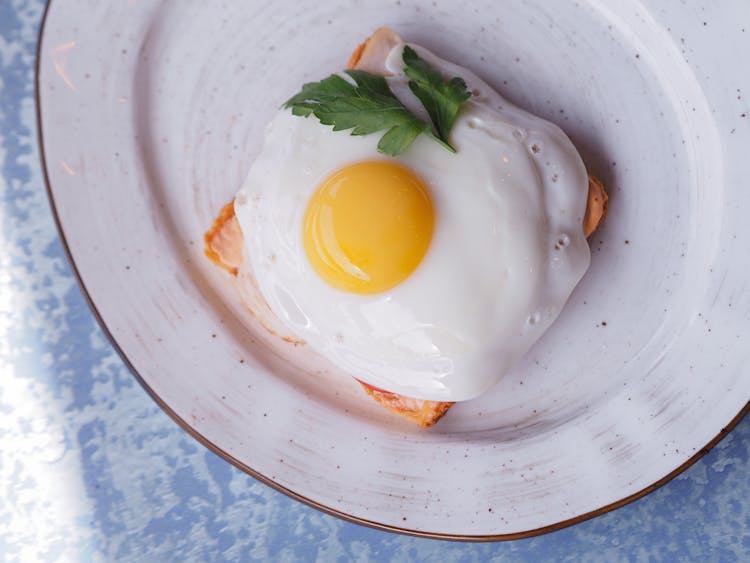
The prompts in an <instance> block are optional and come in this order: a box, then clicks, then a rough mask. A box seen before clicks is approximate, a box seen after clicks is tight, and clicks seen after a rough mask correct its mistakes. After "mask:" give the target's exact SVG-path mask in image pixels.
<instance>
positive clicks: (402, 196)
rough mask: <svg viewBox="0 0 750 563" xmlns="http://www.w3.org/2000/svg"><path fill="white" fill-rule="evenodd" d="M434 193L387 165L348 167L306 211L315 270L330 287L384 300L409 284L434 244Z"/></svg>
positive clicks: (310, 257) (305, 231) (403, 170)
mask: <svg viewBox="0 0 750 563" xmlns="http://www.w3.org/2000/svg"><path fill="white" fill-rule="evenodd" d="M434 222H435V213H434V211H433V208H432V201H431V200H430V194H429V192H428V191H427V187H426V186H425V185H424V183H423V182H422V181H421V180H420V179H419V178H418V177H417V176H415V175H414V174H413V173H412V172H411V171H409V170H408V169H406V168H404V167H403V166H401V165H399V164H396V163H393V162H389V161H383V160H373V161H366V162H359V163H356V164H352V165H349V166H346V167H344V168H342V169H340V170H338V171H337V172H335V173H333V174H332V175H331V176H329V177H328V178H326V179H325V180H324V181H323V183H322V184H320V186H319V187H318V189H317V190H316V191H315V193H314V194H313V196H312V198H311V199H310V203H309V204H308V206H307V210H306V212H305V220H304V225H303V238H304V246H305V252H306V253H307V258H308V260H310V264H311V265H312V267H313V269H314V270H315V271H316V272H317V273H318V275H320V277H321V278H323V280H324V281H325V282H327V283H328V284H329V285H331V286H333V287H335V288H337V289H341V290H344V291H349V292H352V293H367V294H372V293H380V292H383V291H386V290H388V289H390V288H392V287H394V286H396V285H398V284H399V283H401V282H402V281H404V280H405V279H406V278H407V277H409V275H410V274H411V273H412V272H413V271H414V269H415V268H416V267H417V266H418V265H419V263H420V261H421V260H422V258H423V257H424V255H425V253H426V252H427V248H428V247H429V245H430V240H431V239H432V230H433V225H434Z"/></svg>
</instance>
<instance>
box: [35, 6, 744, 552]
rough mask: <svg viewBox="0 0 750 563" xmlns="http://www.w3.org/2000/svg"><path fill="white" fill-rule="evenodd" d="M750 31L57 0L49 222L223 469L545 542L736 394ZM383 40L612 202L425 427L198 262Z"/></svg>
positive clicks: (728, 417) (405, 522) (613, 13)
mask: <svg viewBox="0 0 750 563" xmlns="http://www.w3.org/2000/svg"><path fill="white" fill-rule="evenodd" d="M748 10H750V9H749V8H748V7H747V4H746V3H743V2H740V1H737V2H735V3H730V2H722V3H716V5H713V4H712V5H707V6H705V7H704V6H701V5H699V4H698V3H694V4H693V5H692V6H687V7H686V6H683V5H682V4H680V3H677V2H674V3H669V4H664V3H662V2H656V1H654V2H646V3H641V2H636V1H631V2H622V3H612V2H605V1H603V0H602V1H597V0H589V1H580V2H554V3H549V2H543V1H541V0H538V1H537V0H530V1H523V2H521V1H518V2H504V3H502V5H501V6H500V5H497V6H496V3H495V2H491V1H489V0H487V1H485V2H479V3H475V4H470V5H467V4H466V3H463V2H454V1H447V0H435V1H422V0H399V1H394V2H362V1H357V0H340V1H336V2H316V3H309V4H308V5H305V6H302V5H301V4H298V3H296V2H274V3H266V2H263V3H261V2H199V1H197V0H196V1H185V2H183V1H179V2H178V1H176V0H175V1H167V2H159V1H155V0H141V1H138V2H134V1H130V2H87V1H84V0H53V2H52V4H51V6H50V8H49V11H48V14H47V18H46V23H45V26H44V31H43V35H42V40H41V45H40V62H39V74H38V92H39V109H40V118H41V133H42V138H43V142H42V144H43V151H44V154H45V166H46V170H47V174H48V180H49V187H50V192H51V195H52V201H53V204H54V208H55V210H56V213H57V215H58V218H59V222H60V225H61V229H62V234H63V237H64V239H65V241H66V243H67V246H68V247H69V250H70V254H71V256H72V260H73V262H74V264H75V267H76V268H77V271H78V273H79V275H80V278H81V280H82V283H83V284H84V286H85V289H86V291H87V293H88V295H89V297H90V299H91V301H92V303H93V306H94V307H95V310H96V311H97V312H98V315H99V316H100V317H101V320H102V322H103V324H104V326H105V327H106V329H107V330H108V331H109V333H111V335H112V337H113V339H114V341H115V342H116V344H117V346H118V347H119V348H120V349H121V351H122V353H123V354H124V356H125V357H126V358H127V360H128V361H129V363H130V364H131V365H132V368H133V370H134V371H135V373H136V374H138V376H139V378H140V379H141V380H142V382H143V383H144V384H145V385H146V387H147V389H149V390H150V392H151V393H152V394H153V395H154V396H155V397H156V398H157V400H158V401H159V402H160V404H162V405H163V406H164V407H165V408H166V409H167V410H168V411H169V412H170V413H171V414H172V415H173V416H174V417H175V418H177V419H178V421H179V422H180V423H181V424H183V426H185V427H186V428H187V429H188V430H189V431H190V432H192V433H193V434H194V435H196V436H197V437H199V439H201V440H202V441H203V442H204V443H206V444H208V445H209V447H211V448H212V449H214V450H216V451H218V452H219V453H221V454H222V455H224V456H225V457H226V458H227V459H229V460H231V461H232V462H234V463H236V464H238V465H240V466H241V467H243V468H244V469H246V470H248V471H250V472H252V473H253V474H254V475H256V476H259V477H260V478H262V479H264V480H265V481H266V482H269V483H271V484H273V485H274V486H276V487H278V488H280V489H282V490H285V491H286V492H288V493H290V494H292V495H293V496H296V497H297V498H301V499H302V500H305V501H307V502H310V503H312V504H314V505H316V506H318V507H320V508H322V509H324V510H328V511H331V512H334V513H336V514H339V515H342V516H344V517H348V518H350V519H354V520H356V521H359V522H364V523H369V524H372V525H376V526H380V527H385V528H389V529H394V530H399V531H406V532H410V533H419V534H426V535H433V536H447V537H471V538H503V537H518V536H520V535H524V534H529V533H534V532H537V531H543V530H548V529H552V528H554V527H557V526H560V525H563V524H565V523H570V522H573V521H576V520H579V519H581V518H585V517H587V516H590V515H592V514H596V513H598V512H601V511H603V510H606V509H608V508H612V507H613V506H617V505H618V504H621V503H623V502H626V501H627V500H630V499H632V498H635V497H636V496H638V495H640V494H643V493H644V492H645V491H647V490H650V489H651V488H653V487H654V486H656V484H658V483H660V482H663V481H665V480H666V479H667V478H668V477H669V476H671V475H674V474H675V473H676V471H678V470H679V469H681V468H684V467H685V466H686V465H687V464H688V463H689V462H690V461H691V460H694V459H696V458H697V457H698V456H699V455H700V453H702V452H703V451H704V448H706V447H707V446H708V445H710V444H712V443H713V442H714V441H715V440H716V439H717V438H718V436H720V435H721V434H722V433H723V432H724V431H725V429H726V427H727V426H728V425H730V424H731V423H732V422H733V421H736V420H737V419H738V417H739V413H742V412H744V410H745V408H746V403H747V401H748V398H750V373H748V368H747V365H748V363H749V362H750V345H749V344H748V342H747V338H748V334H747V327H748V322H749V321H750V292H748V291H747V287H746V280H747V279H748V275H750V265H749V260H750V253H748V251H747V250H748V248H750V229H749V228H748V226H747V220H746V218H745V215H746V214H747V213H748V211H750V206H749V205H748V204H749V203H750V190H748V189H747V185H746V184H747V178H748V177H750V166H749V165H748V162H750V159H748V158H747V154H746V151H747V147H748V146H750V118H747V117H745V114H746V112H747V102H746V101H745V98H744V96H745V95H746V94H747V95H750V79H749V78H748V74H747V73H746V72H740V71H738V67H737V65H736V63H737V62H738V61H739V60H740V59H739V58H738V57H739V56H740V54H742V53H744V54H747V53H749V52H750V30H748V31H747V32H746V30H745V25H746V24H748V26H749V27H750V17H749V16H748ZM380 25H388V26H391V27H393V28H395V29H396V30H397V31H399V32H400V33H401V34H402V35H403V36H404V37H406V38H407V39H409V40H412V41H414V42H417V43H420V44H423V45H425V46H427V47H428V48H431V49H432V50H434V51H435V52H437V53H438V54H440V55H442V56H443V57H445V58H447V59H449V60H453V61H456V62H458V63H460V64H463V65H465V66H468V67H470V68H472V69H473V70H475V71H476V72H477V73H478V74H479V75H481V76H483V77H484V78H485V79H487V80H488V81H489V82H490V83H491V84H493V85H494V86H496V87H497V88H498V89H499V90H500V91H501V92H502V93H503V94H505V95H506V96H507V97H508V98H510V99H511V100H512V101H514V102H516V103H517V104H518V105H520V106H521V107H524V108H526V109H529V110H531V111H533V112H535V113H537V114H539V115H541V116H543V117H546V118H548V119H550V120H552V121H554V122H556V123H558V124H559V125H560V126H562V128H563V129H564V130H565V131H566V132H567V133H568V134H569V136H570V137H571V138H572V139H573V141H574V143H576V145H577V146H578V147H579V149H580V151H581V153H582V155H583V157H584V160H585V162H586V163H587V166H588V168H589V170H590V171H591V172H593V173H594V174H595V175H597V176H599V177H600V178H602V179H603V180H604V182H605V184H606V185H607V186H608V188H609V191H610V194H611V211H610V215H609V217H608V218H607V220H606V222H605V224H604V225H603V227H602V228H601V230H600V231H598V233H597V234H596V235H595V236H594V237H593V239H592V240H591V244H592V249H593V251H594V252H593V264H592V267H591V270H590V271H589V272H588V274H587V275H586V277H585V278H584V280H583V282H582V283H581V284H580V286H579V287H578V288H577V289H576V291H575V293H574V295H573V297H572V299H571V301H570V302H569V303H568V305H567V306H566V308H565V310H564V312H563V314H562V315H561V317H560V319H559V320H558V322H557V323H556V324H555V325H554V327H553V328H552V330H551V331H550V332H549V333H548V334H547V335H546V336H545V337H544V338H543V339H542V340H541V341H540V342H539V343H538V344H537V346H535V347H534V348H533V349H532V351H531V352H530V353H529V354H528V355H527V356H526V357H525V359H524V360H523V361H522V362H521V364H520V365H519V366H518V367H517V369H515V370H514V371H513V372H512V373H511V374H510V375H509V376H508V377H506V378H505V379H504V380H503V381H502V382H501V383H500V384H499V385H497V387H496V388H494V389H493V390H492V391H491V392H490V393H488V394H487V395H486V396H484V397H482V398H481V399H478V400H475V401H471V402H468V403H464V404H459V405H457V406H455V407H454V408H453V409H452V410H451V411H450V412H449V414H448V415H447V416H446V417H445V418H444V419H443V420H442V421H441V422H440V423H439V424H438V425H437V426H436V427H434V428H432V429H430V430H426V431H425V430H418V429H416V428H412V427H411V426H409V425H408V424H407V423H404V422H401V421H400V420H398V419H396V418H394V417H393V416H391V415H390V414H388V413H387V412H385V411H383V410H382V409H380V408H379V407H378V406H376V405H375V404H374V403H372V402H371V401H370V400H369V399H368V398H367V397H365V396H364V394H363V393H362V392H361V390H360V388H359V386H358V385H357V384H356V383H355V382H354V381H353V380H352V379H350V378H348V377H341V376H338V375H336V374H332V373H329V372H328V371H322V372H319V373H308V372H307V371H306V370H305V361H304V353H305V352H304V350H299V349H297V350H294V349H293V350H291V351H288V353H287V351H284V350H281V351H280V352H279V350H278V349H274V347H273V346H272V345H269V341H268V338H267V337H266V336H264V335H263V334H262V331H259V330H258V328H257V327H256V326H255V325H254V324H253V321H252V319H251V318H250V317H249V315H248V314H247V313H246V312H245V310H244V309H243V306H242V304H241V302H240V300H239V298H238V296H237V294H236V292H235V290H234V288H233V287H231V284H230V282H229V280H228V278H227V277H226V276H225V275H223V273H222V272H220V271H218V270H217V269H216V268H214V267H213V266H212V265H211V264H209V263H208V261H207V260H206V259H205V258H204V256H203V254H202V246H203V245H202V234H203V232H204V230H205V229H206V228H207V227H208V226H209V225H210V224H211V221H212V219H213V218H214V216H215V214H216V213H217V211H218V210H219V208H220V207H221V206H222V205H223V204H224V203H226V202H227V201H228V200H229V199H230V198H231V197H232V195H233V194H234V192H235V191H236V189H237V188H238V186H239V185H240V183H241V182H242V180H243V177H244V175H245V173H246V171H247V169H248V166H249V164H250V162H251V161H252V159H253V156H254V154H255V153H256V151H257V150H258V147H259V144H260V141H261V135H262V131H263V128H264V126H265V124H266V122H267V121H268V120H269V118H270V116H271V115H272V113H273V112H274V111H276V110H277V108H278V107H279V105H280V103H281V102H282V101H283V100H284V99H286V98H287V97H288V96H289V95H290V94H291V93H293V92H295V91H296V89H297V88H298V87H299V86H300V84H301V83H302V82H304V81H307V80H310V79H318V78H321V77H323V76H326V75H327V74H328V73H330V72H333V71H335V70H338V69H340V68H341V67H342V65H343V64H344V63H345V61H346V60H347V58H348V56H349V54H350V52H351V51H352V50H353V49H354V47H356V45H357V44H358V43H359V42H360V41H361V40H362V39H363V38H365V37H366V36H367V35H369V33H371V32H372V31H373V29H374V28H375V27H377V26H380ZM290 165H293V163H290Z"/></svg>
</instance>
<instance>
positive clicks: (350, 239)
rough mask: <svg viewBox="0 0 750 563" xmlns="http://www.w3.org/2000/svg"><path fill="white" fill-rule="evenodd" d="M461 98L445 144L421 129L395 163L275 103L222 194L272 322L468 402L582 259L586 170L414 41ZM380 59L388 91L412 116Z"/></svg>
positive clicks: (564, 148) (537, 122)
mask: <svg viewBox="0 0 750 563" xmlns="http://www.w3.org/2000/svg"><path fill="white" fill-rule="evenodd" d="M409 45H410V46H411V47H412V48H413V49H414V50H415V51H416V52H417V54H418V55H419V56H420V57H421V58H422V59H424V60H426V61H427V62H428V63H430V64H431V65H432V66H433V67H435V68H437V69H439V70H440V71H441V72H442V73H443V74H444V76H446V77H452V76H460V77H462V78H463V79H464V80H465V81H466V83H467V85H468V87H469V88H470V90H471V91H472V92H473V95H472V97H471V98H470V99H469V100H468V101H467V102H466V103H465V104H464V106H463V107H462V109H461V112H460V114H459V117H458V119H457V121H456V123H455V125H454V128H453V130H452V131H451V143H452V144H453V146H454V147H455V148H456V153H455V154H452V153H450V152H448V151H447V150H446V149H445V148H444V147H442V146H441V145H439V144H438V143H436V142H435V141H434V140H433V139H431V138H429V137H428V136H426V135H420V136H419V137H418V138H417V139H416V140H415V141H414V143H413V144H412V145H411V147H409V149H408V150H407V151H406V152H404V153H403V154H401V155H399V156H398V157H396V158H392V157H386V156H384V155H382V154H380V153H378V151H377V144H378V140H379V135H367V136H351V135H349V134H348V133H346V132H340V131H339V132H334V131H333V130H332V129H331V127H329V126H326V125H323V124H321V123H320V122H319V121H318V120H317V119H315V118H314V117H309V118H302V117H299V116H294V115H292V113H291V112H290V111H288V110H282V111H280V112H279V113H278V114H276V115H275V117H274V118H273V119H272V120H271V122H270V123H269V125H268V127H267V129H266V132H265V139H264V143H263V147H262V149H261V151H260V153H259V155H258V157H257V158H256V160H255V161H254V163H253V165H252V166H251V169H250V171H249V173H248V176H247V179H246V181H245V183H244V185H243V186H242V188H241V189H240V191H239V192H238V193H237V196H236V197H235V214H236V216H237V219H238V221H239V225H240V227H241V229H242V232H243V238H244V241H245V243H244V258H243V262H242V267H243V268H245V269H247V270H248V274H249V275H251V276H252V277H253V278H254V280H255V282H256V283H257V288H258V291H259V292H260V295H261V296H262V298H263V300H264V301H265V302H266V303H267V305H268V307H269V308H270V311H271V312H272V314H273V315H275V316H276V317H278V319H279V321H280V322H281V323H282V324H283V326H284V327H286V329H288V331H289V332H290V333H291V334H293V335H294V336H295V337H296V338H299V339H301V340H304V341H305V342H306V343H307V344H308V345H309V346H310V347H311V348H312V349H313V350H314V351H316V352H317V353H319V354H320V355H322V356H324V357H325V358H326V359H328V360H329V361H330V362H332V363H333V364H335V365H336V366H338V367H339V368H341V369H343V370H344V371H345V372H347V373H349V374H351V375H352V376H354V377H356V378H357V379H360V380H362V381H364V382H366V383H368V384H370V385H372V386H375V387H378V388H380V389H385V390H388V391H391V392H394V393H399V394H402V395H406V396H409V397H415V398H419V399H428V400H435V401H462V400H468V399H472V398H474V397H476V396H478V395H480V394H481V393H482V392H484V391H486V390H487V389H488V388H489V387H490V386H492V385H493V384H495V383H496V382H497V381H498V380H499V379H500V378H501V377H502V376H503V375H504V374H505V373H507V372H508V371H509V370H510V369H511V368H512V367H513V365H514V364H515V363H516V362H517V361H518V360H519V358H521V356H523V355H524V354H525V353H526V352H527V351H528V350H529V349H530V348H531V346H532V345H533V344H534V343H535V342H536V341H537V340H538V339H539V337H540V336H541V335H542V334H543V333H544V331H545V330H546V329H547V328H548V327H549V326H550V324H551V323H552V322H553V321H554V320H555V318H556V317H557V316H558V315H559V313H560V311H561V310H562V308H563V306H564V304H565V302H566V300H567V299H568V297H569V296H570V294H571V292H572V291H573V289H574V287H575V286H576V284H577V283H578V282H579V281H580V279H581V277H582V276H583V275H584V273H585V271H586V270H587V268H588V265H589V260H590V252H589V247H588V243H587V241H586V238H585V236H584V233H583V229H582V221H583V217H584V213H585V209H586V196H587V190H588V179H587V173H586V170H585V167H584V165H583V162H582V160H581V158H580V156H579V155H578V153H577V151H576V149H575V148H574V146H573V144H572V143H571V142H570V140H569V139H568V138H567V136H566V135H565V134H564V133H563V132H562V131H561V130H560V129H559V128H558V127H557V126H555V125H553V124H552V123H549V122H547V121H545V120H543V119H540V118H538V117H535V116H533V115H531V114H529V113H527V112H525V111H523V110H521V109H519V108H517V107H515V106H513V105H512V104H510V103H509V102H508V101H506V100H505V99H503V98H502V97H501V96H500V95H499V94H498V93H496V92H495V91H494V90H493V89H492V88H491V87H490V86H489V85H488V84H486V83H485V82H483V81H482V80H481V79H479V78H478V77H477V76H476V75H474V74H473V73H472V72H470V71H469V70H467V69H465V68H462V67H459V66H457V65H454V64H451V63H448V62H447V61H444V60H442V59H440V58H438V57H437V56H435V55H434V54H432V53H431V52H429V51H427V50H426V49H423V48H421V47H419V46H417V45H413V44H409ZM403 48H404V44H398V45H396V46H394V47H393V48H392V49H391V51H390V52H389V53H388V55H387V57H386V59H385V61H384V70H385V72H386V76H387V82H388V84H389V86H390V87H391V89H392V91H393V92H394V94H395V95H396V96H397V97H398V98H399V99H400V100H401V101H402V102H403V103H404V104H405V105H406V106H407V107H408V108H409V109H410V110H411V111H412V112H414V113H415V114H418V115H421V116H423V117H424V118H425V119H427V116H426V115H425V114H424V109H423V108H422V107H421V104H420V103H419V101H418V100H417V99H416V98H415V97H414V96H413V94H412V93H411V91H410V90H409V87H408V85H407V82H408V79H407V78H406V76H405V75H404V68H403V67H404V64H403V61H402V52H403Z"/></svg>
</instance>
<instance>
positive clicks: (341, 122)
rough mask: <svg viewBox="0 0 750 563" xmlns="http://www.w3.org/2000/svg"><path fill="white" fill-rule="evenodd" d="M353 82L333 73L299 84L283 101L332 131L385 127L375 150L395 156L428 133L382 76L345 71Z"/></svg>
mask: <svg viewBox="0 0 750 563" xmlns="http://www.w3.org/2000/svg"><path fill="white" fill-rule="evenodd" d="M346 74H348V75H349V76H350V77H351V78H352V79H353V80H354V84H352V83H351V82H349V81H347V80H346V79H344V78H343V77H341V76H338V75H332V76H329V77H328V78H326V79H324V80H321V81H320V82H311V83H308V84H305V85H304V86H302V90H301V91H300V92H299V93H298V94H296V95H295V96H292V97H291V98H289V100H287V101H286V102H285V103H284V106H283V107H284V108H286V109H291V110H292V113H293V114H294V115H298V116H303V117H307V116H309V115H310V114H313V115H315V117H317V118H318V119H319V120H320V122H321V123H322V124H324V125H333V130H334V131H342V130H347V129H351V130H352V132H351V134H352V135H368V134H370V133H376V132H378V131H383V130H385V131H386V132H385V134H384V135H383V136H382V137H381V139H380V141H379V142H378V151H380V152H381V153H384V154H387V155H390V156H397V155H399V154H401V153H402V152H404V151H405V150H406V149H408V148H409V146H410V145H411V144H412V143H413V142H414V139H416V138H417V137H418V136H419V134H420V133H428V134H429V133H431V130H430V129H431V128H430V126H429V124H427V123H425V122H424V121H422V120H421V119H419V118H418V117H417V116H415V115H414V114H412V113H411V112H410V111H409V110H408V109H406V107H405V106H404V105H403V104H402V103H401V102H400V101H399V99H398V98H397V97H396V96H394V95H393V92H391V89H390V88H389V87H388V83H387V82H386V81H385V78H383V77H382V76H376V75H374V74H370V73H368V72H364V71H361V70H347V71H346Z"/></svg>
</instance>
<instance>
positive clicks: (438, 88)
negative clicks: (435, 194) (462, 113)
mask: <svg viewBox="0 0 750 563" xmlns="http://www.w3.org/2000/svg"><path fill="white" fill-rule="evenodd" d="M403 58H404V64H405V65H406V67H405V68H404V73H405V74H406V76H408V77H409V78H410V80H409V88H411V91H412V92H413V93H414V95H415V96H416V97H417V98H419V101H420V102H422V105H423V106H424V108H425V109H426V110H427V113H428V114H429V116H430V119H431V120H432V124H433V125H434V126H435V129H436V130H437V134H438V137H440V140H441V141H443V142H444V143H445V144H446V145H448V147H450V149H451V150H452V151H453V152H456V149H454V148H453V147H452V146H451V144H450V142H449V141H448V134H449V133H450V131H451V129H452V128H453V124H454V123H455V122H456V117H457V116H458V110H459V109H461V104H463V103H464V102H465V101H466V100H468V99H469V98H471V92H469V91H468V89H467V87H466V82H464V79H463V78H459V77H458V76H456V77H453V78H451V79H450V80H449V81H448V82H445V81H444V80H443V76H442V75H441V74H440V73H439V72H438V71H437V70H435V69H434V68H433V67H432V66H430V65H429V64H428V63H427V61H425V60H423V59H420V58H419V55H417V53H416V52H415V51H414V49H412V48H411V47H409V46H408V45H405V46H404V55H403Z"/></svg>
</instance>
